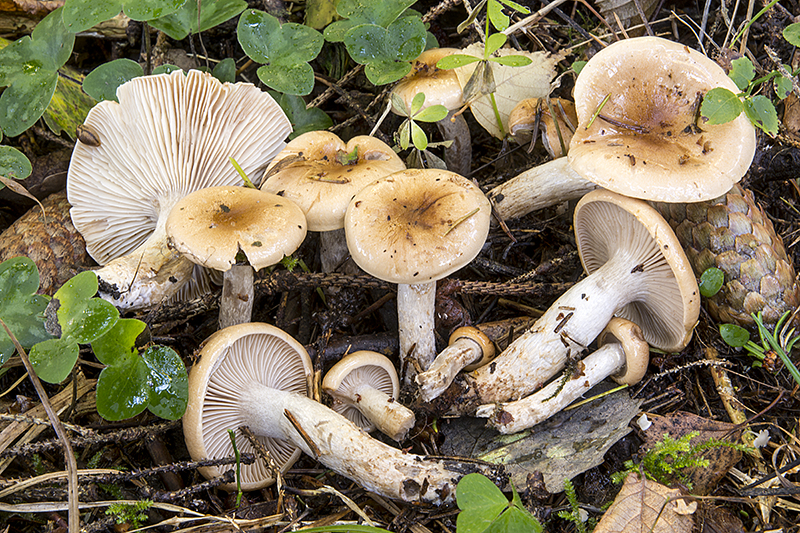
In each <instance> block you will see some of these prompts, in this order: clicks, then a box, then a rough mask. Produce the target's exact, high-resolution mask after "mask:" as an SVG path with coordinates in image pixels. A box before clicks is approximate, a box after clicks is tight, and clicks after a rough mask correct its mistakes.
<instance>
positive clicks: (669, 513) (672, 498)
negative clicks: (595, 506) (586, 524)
mask: <svg viewBox="0 0 800 533" xmlns="http://www.w3.org/2000/svg"><path fill="white" fill-rule="evenodd" d="M681 496H682V494H681V491H680V490H678V489H670V488H668V487H665V486H664V485H662V484H660V483H656V482H655V481H650V480H649V479H646V478H645V479H639V476H638V475H637V474H629V475H628V477H627V478H626V479H625V484H624V485H623V486H622V490H620V491H619V494H617V497H616V499H615V500H614V503H612V504H611V507H609V508H608V511H606V514H604V515H603V518H602V519H601V520H600V523H599V524H597V527H595V529H594V533H645V532H652V533H683V532H685V533H689V532H690V531H692V528H693V527H694V518H693V517H692V516H691V515H680V514H677V513H676V512H675V509H676V506H677V501H678V500H677V499H676V498H680V497H681Z"/></svg>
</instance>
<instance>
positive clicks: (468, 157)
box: [436, 110, 472, 176]
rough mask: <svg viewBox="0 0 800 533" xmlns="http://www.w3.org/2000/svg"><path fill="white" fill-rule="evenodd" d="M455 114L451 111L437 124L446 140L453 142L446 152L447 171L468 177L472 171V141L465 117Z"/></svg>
mask: <svg viewBox="0 0 800 533" xmlns="http://www.w3.org/2000/svg"><path fill="white" fill-rule="evenodd" d="M454 113H455V110H452V111H449V112H448V113H447V116H446V117H444V118H443V119H442V120H440V121H439V122H437V123H436V126H437V127H438V128H439V133H441V134H442V137H443V138H444V140H446V141H453V143H452V144H451V145H450V146H449V147H447V148H445V150H444V162H445V163H446V164H447V169H448V170H450V171H452V172H455V173H456V174H461V175H462V176H466V175H468V174H469V173H470V170H471V169H472V140H471V137H470V133H469V126H468V125H467V121H466V120H465V119H464V115H460V114H459V115H454Z"/></svg>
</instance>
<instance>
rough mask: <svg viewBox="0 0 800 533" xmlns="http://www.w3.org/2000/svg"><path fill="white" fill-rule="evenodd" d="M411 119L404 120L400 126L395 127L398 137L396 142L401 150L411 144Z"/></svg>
mask: <svg viewBox="0 0 800 533" xmlns="http://www.w3.org/2000/svg"><path fill="white" fill-rule="evenodd" d="M411 124H412V121H411V120H404V121H403V123H402V124H400V127H399V128H398V129H397V136H398V137H399V141H398V144H400V148H401V149H403V150H407V149H408V147H409V146H411Z"/></svg>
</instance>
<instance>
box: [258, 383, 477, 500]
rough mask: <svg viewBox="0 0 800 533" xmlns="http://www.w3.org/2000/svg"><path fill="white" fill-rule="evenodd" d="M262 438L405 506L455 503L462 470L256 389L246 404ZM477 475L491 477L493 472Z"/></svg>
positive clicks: (298, 399)
mask: <svg viewBox="0 0 800 533" xmlns="http://www.w3.org/2000/svg"><path fill="white" fill-rule="evenodd" d="M242 408H243V409H247V410H248V413H249V416H248V418H249V420H248V425H249V426H250V429H251V430H252V431H253V432H254V433H255V434H256V435H260V436H270V437H276V438H281V439H285V440H288V441H289V442H291V443H292V444H294V445H295V446H297V447H298V448H300V449H301V450H303V451H304V452H305V453H306V454H308V455H310V456H311V457H314V458H315V459H317V460H319V461H320V462H321V463H322V464H324V465H325V466H327V467H328V468H330V469H332V470H334V471H335V472H338V473H339V474H341V475H343V476H345V477H347V478H349V479H351V480H353V481H354V482H356V483H358V484H359V485H360V486H362V487H364V488H365V489H367V490H369V491H372V492H375V493H377V494H380V495H382V496H385V497H388V498H394V499H397V500H402V501H405V502H413V503H420V502H421V503H429V504H434V505H440V504H443V503H448V502H451V501H453V500H454V499H455V489H456V484H457V483H458V480H459V479H460V478H461V477H462V476H463V475H464V474H466V473H467V472H465V471H464V464H463V463H461V464H459V467H458V468H456V467H455V463H454V466H453V468H452V469H451V467H450V466H449V464H448V462H447V461H445V460H436V459H428V458H425V457H422V456H419V455H415V454H410V453H405V452H403V451H401V450H399V449H397V448H393V447H391V446H389V445H388V444H385V443H383V442H381V441H379V440H376V439H373V438H372V437H370V436H369V435H368V434H367V433H365V432H364V431H362V430H361V429H359V428H358V427H356V425H355V424H353V423H352V422H350V421H349V420H347V419H346V418H345V417H343V416H341V415H339V414H338V413H336V412H334V411H333V410H331V409H329V408H328V407H325V406H324V405H322V404H320V403H318V402H315V401H314V400H312V399H310V398H307V397H305V396H301V395H299V394H295V393H290V392H285V391H279V390H277V389H273V388H270V387H266V386H264V385H259V384H255V383H254V384H253V386H252V387H251V388H250V391H249V392H248V393H247V394H246V396H245V398H244V399H243V402H242ZM475 470H477V471H483V472H484V473H487V474H489V473H491V472H492V469H491V467H485V466H482V465H480V466H476V467H475Z"/></svg>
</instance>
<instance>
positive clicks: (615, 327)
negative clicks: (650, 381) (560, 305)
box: [475, 317, 650, 434]
mask: <svg viewBox="0 0 800 533" xmlns="http://www.w3.org/2000/svg"><path fill="white" fill-rule="evenodd" d="M598 344H599V345H600V346H601V347H600V348H598V349H597V350H596V351H594V352H592V353H591V354H590V355H588V356H586V358H584V359H583V360H582V361H580V362H578V366H577V368H576V371H575V373H573V374H572V375H571V376H569V377H568V378H567V381H566V382H564V381H562V380H560V379H556V380H553V381H551V382H550V384H549V385H547V386H546V387H544V388H543V389H540V390H538V391H536V392H535V393H534V394H531V395H530V396H526V397H525V398H522V399H520V400H517V401H514V402H510V403H499V404H488V405H482V406H480V407H479V408H478V410H477V411H476V413H475V415H476V416H478V417H482V418H489V425H491V426H492V427H494V428H495V429H497V430H498V431H500V433H504V434H508V433H517V432H518V431H522V430H523V429H527V428H529V427H532V426H535V425H536V424H538V423H539V422H543V421H544V420H547V419H548V418H550V417H551V416H553V415H554V414H556V413H557V412H559V411H560V410H562V409H563V408H564V407H566V406H568V405H569V404H571V403H572V402H573V401H575V400H576V399H578V398H580V397H581V395H582V394H583V393H584V392H587V391H588V390H589V389H591V388H592V387H594V386H595V385H597V384H598V383H600V382H601V381H603V380H604V379H605V378H607V377H609V376H611V378H612V379H613V380H614V381H616V382H617V383H619V384H622V385H635V384H636V383H638V382H639V381H641V379H642V378H643V377H644V374H645V372H647V364H648V362H649V360H650V346H649V345H648V344H647V341H646V340H644V337H643V336H642V330H641V329H640V328H639V326H637V325H636V324H634V323H633V322H631V321H630V320H625V319H624V318H618V317H614V318H612V319H611V321H610V322H609V323H608V325H607V326H606V328H605V329H604V330H603V332H602V333H601V334H600V337H598Z"/></svg>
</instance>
